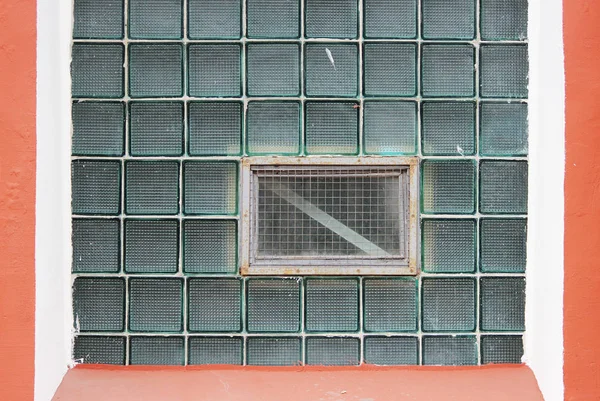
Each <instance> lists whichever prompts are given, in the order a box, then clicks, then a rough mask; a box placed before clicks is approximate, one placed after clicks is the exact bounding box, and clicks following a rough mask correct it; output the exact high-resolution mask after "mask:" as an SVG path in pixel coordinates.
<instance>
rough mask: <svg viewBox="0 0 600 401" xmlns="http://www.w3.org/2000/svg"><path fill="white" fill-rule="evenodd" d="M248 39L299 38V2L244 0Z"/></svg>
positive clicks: (290, 0)
mask: <svg viewBox="0 0 600 401" xmlns="http://www.w3.org/2000/svg"><path fill="white" fill-rule="evenodd" d="M246 7H247V10H248V11H247V24H248V27H247V36H248V37H249V38H280V39H283V38H290V39H291V38H297V37H298V36H300V29H299V26H300V0H287V1H280V0H246Z"/></svg>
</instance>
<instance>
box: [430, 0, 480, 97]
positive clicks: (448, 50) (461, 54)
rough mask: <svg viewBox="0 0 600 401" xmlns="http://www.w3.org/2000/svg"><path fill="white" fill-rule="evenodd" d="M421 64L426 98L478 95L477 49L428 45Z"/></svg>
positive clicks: (462, 46) (450, 45) (453, 45)
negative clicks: (476, 75) (476, 76)
mask: <svg viewBox="0 0 600 401" xmlns="http://www.w3.org/2000/svg"><path fill="white" fill-rule="evenodd" d="M452 4H454V3H452ZM421 63H422V66H421V73H422V78H421V93H422V95H423V96H424V97H472V96H474V95H475V49H474V48H473V46H471V45H466V44H465V45H462V44H459V45H455V44H439V45H438V44H426V45H423V50H422V61H421Z"/></svg>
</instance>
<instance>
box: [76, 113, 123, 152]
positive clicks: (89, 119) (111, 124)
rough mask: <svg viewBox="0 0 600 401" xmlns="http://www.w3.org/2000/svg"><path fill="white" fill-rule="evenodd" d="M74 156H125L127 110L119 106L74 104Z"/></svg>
mask: <svg viewBox="0 0 600 401" xmlns="http://www.w3.org/2000/svg"><path fill="white" fill-rule="evenodd" d="M71 110H72V118H73V154H74V155H84V156H122V155H123V152H124V146H125V135H124V132H125V107H124V105H123V103H118V102H74V103H73V104H72V109H71Z"/></svg>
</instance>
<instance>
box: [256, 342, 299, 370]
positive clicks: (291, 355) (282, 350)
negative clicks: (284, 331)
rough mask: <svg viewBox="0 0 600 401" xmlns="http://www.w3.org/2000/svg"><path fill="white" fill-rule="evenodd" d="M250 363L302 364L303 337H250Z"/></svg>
mask: <svg viewBox="0 0 600 401" xmlns="http://www.w3.org/2000/svg"><path fill="white" fill-rule="evenodd" d="M246 362H247V363H248V365H264V366H293V365H301V364H302V339H301V338H297V337H280V338H276V337H249V338H248V343H247V355H246Z"/></svg>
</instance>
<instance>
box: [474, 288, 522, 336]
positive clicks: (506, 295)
mask: <svg viewBox="0 0 600 401" xmlns="http://www.w3.org/2000/svg"><path fill="white" fill-rule="evenodd" d="M481 330H484V331H523V330H525V278H521V277H502V278H498V277H485V278H482V279H481Z"/></svg>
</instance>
